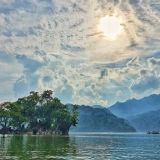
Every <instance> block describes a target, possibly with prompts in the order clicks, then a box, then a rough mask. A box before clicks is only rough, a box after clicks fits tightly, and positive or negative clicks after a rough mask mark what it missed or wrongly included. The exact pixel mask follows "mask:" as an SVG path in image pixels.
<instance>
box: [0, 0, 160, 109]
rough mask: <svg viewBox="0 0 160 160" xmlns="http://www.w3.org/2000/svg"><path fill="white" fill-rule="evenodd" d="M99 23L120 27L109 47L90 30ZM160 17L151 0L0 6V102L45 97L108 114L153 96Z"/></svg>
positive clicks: (46, 0)
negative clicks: (113, 20)
mask: <svg viewBox="0 0 160 160" xmlns="http://www.w3.org/2000/svg"><path fill="white" fill-rule="evenodd" d="M135 13H136V14H135ZM105 15H110V16H116V17H117V18H119V19H121V20H122V23H121V26H122V28H123V29H122V32H121V34H120V35H118V37H117V38H116V39H115V40H113V41H110V40H109V39H107V38H105V37H104V35H103V33H101V32H99V30H97V26H98V24H99V20H100V19H101V18H102V17H104V16H105ZM159 17H160V5H159V2H158V1H152V0H147V1H144V0H143V1H142V0H126V1H122V0H113V1H111V0H106V1H104V0H99V1H94V0H91V1H86V0H81V1H76V0H65V1H54V0H34V1H33V0H28V1H21V0H8V1H6V0H1V1H0V27H1V30H0V34H1V43H0V66H1V68H0V69H1V70H0V71H1V75H0V82H1V84H0V87H1V91H0V95H1V97H3V98H1V101H3V100H7V99H8V100H10V99H12V98H11V97H14V95H15V96H16V97H20V96H24V95H27V94H28V93H29V92H30V91H31V90H37V91H42V90H44V89H52V90H54V96H57V97H58V98H60V99H62V101H63V102H65V103H79V104H81V103H84V104H88V105H93V104H101V105H104V106H107V105H108V106H109V105H111V104H113V103H115V102H116V101H125V100H127V99H129V98H131V96H133V97H134V96H135V97H137V98H140V97H142V96H146V95H149V94H152V93H154V92H155V91H156V93H160V89H159V88H160V86H159V84H160V82H159V74H160V71H159V68H160V60H159V59H158V58H156V57H155V55H156V56H157V57H158V55H157V53H159V51H160V47H159V42H160V38H159V37H160V28H159V21H160V18H159ZM155 33H156V34H155ZM159 57H160V54H159ZM6 83H7V85H6ZM4 91H5V92H4ZM4 93H6V94H4Z"/></svg>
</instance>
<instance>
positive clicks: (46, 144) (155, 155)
mask: <svg viewBox="0 0 160 160" xmlns="http://www.w3.org/2000/svg"><path fill="white" fill-rule="evenodd" d="M5 159H9V160H12V159H13V160H29V159H37V160H38V159H42V160H45V159H50V160H63V159H66V160H119V159H122V160H125V159H126V160H154V159H155V160H160V135H147V134H137V133H136V134H135V133H134V134H126V133H124V134H122V133H121V134H118V133H117V134H114V133H113V134H111V133H87V134H85V133H84V134H78V133H77V134H74V135H73V134H70V136H68V137H59V136H57V137H56V136H28V135H23V136H18V135H17V136H13V135H6V136H5V137H3V136H2V135H0V160H5Z"/></svg>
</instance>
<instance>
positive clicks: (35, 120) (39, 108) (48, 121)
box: [0, 90, 78, 134]
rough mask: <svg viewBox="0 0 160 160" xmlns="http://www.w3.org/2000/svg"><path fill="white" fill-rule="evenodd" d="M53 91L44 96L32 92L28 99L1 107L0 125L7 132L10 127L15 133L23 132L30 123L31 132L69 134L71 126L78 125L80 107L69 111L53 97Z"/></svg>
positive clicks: (21, 99)
mask: <svg viewBox="0 0 160 160" xmlns="http://www.w3.org/2000/svg"><path fill="white" fill-rule="evenodd" d="M52 93H53V92H52V91H51V90H46V91H44V92H43V93H42V94H39V93H38V92H34V91H32V92H30V95H29V96H27V97H23V98H19V99H18V100H17V101H16V102H14V103H11V102H5V103H2V104H1V105H0V125H1V126H2V130H4V131H5V132H6V131H7V130H8V127H11V128H12V129H13V130H14V131H16V130H18V131H20V132H22V131H23V128H24V124H26V123H28V128H29V130H39V129H42V130H44V131H45V130H50V131H57V132H61V133H62V134H68V132H69V129H70V127H71V125H73V126H75V125H76V124H77V123H78V119H77V117H78V112H77V109H78V105H73V107H72V109H69V108H68V106H67V105H64V104H62V103H61V101H60V100H59V99H58V98H53V97H52Z"/></svg>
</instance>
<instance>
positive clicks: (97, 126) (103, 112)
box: [70, 105, 136, 132]
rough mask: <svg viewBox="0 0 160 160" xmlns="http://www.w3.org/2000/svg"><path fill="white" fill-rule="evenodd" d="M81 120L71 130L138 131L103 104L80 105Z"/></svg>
mask: <svg viewBox="0 0 160 160" xmlns="http://www.w3.org/2000/svg"><path fill="white" fill-rule="evenodd" d="M78 112H79V116H78V119H79V122H78V125H77V126H76V127H72V129H71V130H70V131H71V132H136V130H135V129H134V128H133V127H132V126H131V125H130V124H129V123H128V122H127V121H126V120H125V119H123V118H118V117H117V116H115V115H114V114H112V113H111V112H110V111H109V110H108V109H107V108H104V107H102V106H93V107H90V106H84V105H82V106H79V109H78Z"/></svg>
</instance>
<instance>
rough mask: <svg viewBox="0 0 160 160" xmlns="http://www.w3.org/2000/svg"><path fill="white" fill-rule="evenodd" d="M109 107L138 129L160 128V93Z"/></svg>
mask: <svg viewBox="0 0 160 160" xmlns="http://www.w3.org/2000/svg"><path fill="white" fill-rule="evenodd" d="M108 109H109V110H110V111H111V112H112V113H113V114H115V115H116V116H118V117H123V118H125V119H127V120H128V121H129V122H130V123H131V125H132V126H133V127H135V128H136V130H137V131H148V130H160V95H156V94H153V95H150V96H149V97H144V98H142V99H140V100H136V99H131V100H127V101H126V102H123V103H122V102H117V103H116V104H114V105H113V106H111V107H109V108H108Z"/></svg>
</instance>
